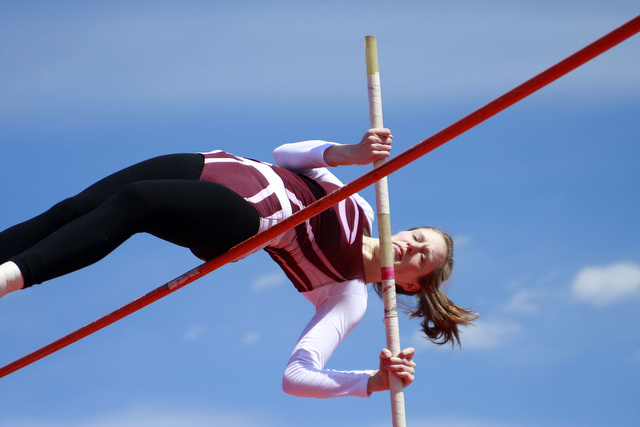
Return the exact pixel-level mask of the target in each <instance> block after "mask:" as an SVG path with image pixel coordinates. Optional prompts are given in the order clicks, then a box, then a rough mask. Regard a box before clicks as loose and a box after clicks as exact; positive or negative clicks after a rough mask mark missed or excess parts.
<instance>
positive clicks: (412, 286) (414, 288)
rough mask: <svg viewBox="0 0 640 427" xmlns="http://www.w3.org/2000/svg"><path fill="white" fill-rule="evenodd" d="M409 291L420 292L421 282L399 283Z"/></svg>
mask: <svg viewBox="0 0 640 427" xmlns="http://www.w3.org/2000/svg"><path fill="white" fill-rule="evenodd" d="M398 285H400V286H401V287H402V289H404V290H405V291H407V292H418V291H419V290H420V284H418V283H398Z"/></svg>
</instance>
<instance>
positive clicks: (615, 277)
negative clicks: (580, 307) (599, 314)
mask: <svg viewBox="0 0 640 427" xmlns="http://www.w3.org/2000/svg"><path fill="white" fill-rule="evenodd" d="M571 291H572V293H573V296H574V298H575V299H577V300H578V301H582V302H586V303H588V304H591V305H593V306H595V307H605V306H610V305H614V304H617V303H621V302H624V301H627V300H628V299H629V298H635V297H638V296H640V266H638V265H637V264H633V263H617V264H612V265H608V266H604V267H586V268H584V269H582V270H581V271H580V272H578V274H577V275H576V277H575V279H574V281H573V284H572V285H571Z"/></svg>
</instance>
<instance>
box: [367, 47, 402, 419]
mask: <svg viewBox="0 0 640 427" xmlns="http://www.w3.org/2000/svg"><path fill="white" fill-rule="evenodd" d="M364 45H365V56H366V59H367V83H368V85H367V86H368V88H369V118H370V122H371V127H372V128H382V127H384V125H383V122H382V94H381V90H380V72H379V68H378V42H377V39H376V36H366V37H365V38H364ZM384 163H385V161H384V159H380V160H377V161H376V162H375V163H374V164H373V166H374V167H378V166H382V165H383V164H384ZM375 190H376V209H377V218H378V238H379V239H380V268H381V273H382V274H381V277H382V301H383V302H384V325H385V332H386V336H387V348H388V349H389V351H391V354H392V355H393V356H394V357H395V356H397V355H398V353H400V328H399V325H398V307H397V304H396V281H395V277H394V270H393V246H392V245H391V210H390V208H389V187H388V185H387V177H386V176H385V177H383V178H381V179H380V180H379V181H377V182H376V183H375ZM389 391H390V393H391V415H392V421H393V427H405V426H406V425H407V422H406V419H405V409H404V392H403V386H402V380H401V379H400V378H397V377H395V376H393V375H392V374H391V373H389Z"/></svg>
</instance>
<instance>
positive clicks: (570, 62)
mask: <svg viewBox="0 0 640 427" xmlns="http://www.w3.org/2000/svg"><path fill="white" fill-rule="evenodd" d="M638 32H640V16H638V17H636V18H634V19H632V20H631V21H629V22H627V23H626V24H624V25H622V26H620V27H619V28H617V29H615V30H613V31H612V32H610V33H609V34H607V35H605V36H603V37H601V38H600V39H598V40H596V41H595V42H593V43H591V44H590V45H588V46H587V47H585V48H583V49H581V50H579V51H578V52H576V53H574V54H573V55H571V56H569V57H567V58H566V59H564V60H562V61H560V62H558V63H557V64H556V65H554V66H553V67H551V68H549V69H547V70H546V71H543V72H542V73H540V74H538V75H537V76H535V77H533V78H532V79H530V80H527V81H526V82H524V83H523V84H521V85H520V86H518V87H516V88H515V89H512V90H510V91H509V92H507V93H505V94H504V95H502V96H501V97H499V98H496V99H495V100H493V101H491V102H490V103H488V104H487V105H485V106H484V107H482V108H479V109H477V110H476V111H474V112H473V113H471V114H469V115H468V116H466V117H464V118H462V119H460V120H458V121H457V122H455V123H454V124H452V125H450V126H448V127H447V128H445V129H443V130H441V131H440V132H438V133H436V134H435V135H432V136H431V137H429V138H427V139H425V140H424V141H422V142H420V143H418V144H416V145H414V146H413V147H411V148H409V149H408V150H406V151H403V152H402V153H400V154H398V155H397V156H396V157H394V158H392V159H391V160H389V161H387V162H384V164H383V165H381V166H379V167H376V168H375V169H373V170H371V171H369V172H367V173H365V174H364V175H362V176H361V177H359V178H356V179H354V180H353V181H351V182H350V183H349V184H347V185H345V186H344V187H341V188H339V189H337V190H335V191H334V192H332V193H330V194H327V195H326V196H324V197H323V198H321V199H320V200H317V201H316V202H314V203H312V204H311V205H309V206H307V207H306V208H304V209H302V210H300V211H298V212H296V213H295V214H293V215H292V216H290V217H289V218H287V219H286V220H284V221H282V222H281V223H279V224H276V225H274V226H273V227H271V228H269V229H267V230H265V231H263V232H261V233H259V234H256V235H255V236H253V237H251V238H249V239H247V240H245V241H244V242H242V243H240V244H238V245H237V246H234V247H233V248H231V249H230V250H229V251H228V252H225V253H224V254H222V255H220V256H218V257H216V258H214V259H212V260H210V261H207V262H206V263H204V264H202V265H200V266H198V267H196V268H194V269H192V270H190V271H188V272H186V273H185V274H183V275H182V276H179V277H177V278H175V279H174V280H172V281H170V282H168V283H166V284H164V285H162V286H160V287H158V288H156V289H154V290H153V291H151V292H149V293H147V294H145V295H143V296H141V297H140V298H138V299H136V300H134V301H132V302H130V303H129V304H126V305H123V306H122V307H120V308H119V309H117V310H115V311H113V312H111V313H109V314H107V315H105V316H102V317H101V318H99V319H98V320H95V321H94V322H92V323H89V324H88V325H85V326H83V327H82V328H79V329H77V330H76V331H74V332H72V333H70V334H68V335H65V336H64V337H62V338H60V339H58V340H56V341H54V342H52V343H51V344H48V345H46V346H44V347H42V348H40V349H38V350H36V351H34V352H33V353H29V354H27V355H26V356H23V357H21V358H20V359H17V360H15V361H14V362H11V363H9V364H8V365H5V366H3V367H2V368H0V378H2V377H4V376H6V375H9V374H10V373H12V372H15V371H17V370H18V369H21V368H24V367H25V366H27V365H29V364H31V363H33V362H35V361H37V360H40V359H42V358H43V357H45V356H48V355H49V354H51V353H54V352H56V351H58V350H60V349H62V348H64V347H66V346H68V345H70V344H73V343H74V342H76V341H78V340H80V339H82V338H84V337H86V336H88V335H91V334H92V333H94V332H96V331H98V330H100V329H102V328H104V327H106V326H108V325H110V324H112V323H114V322H116V321H118V320H120V319H122V318H124V317H126V316H128V315H129V314H131V313H134V312H136V311H138V310H140V309H141V308H143V307H146V306H147V305H149V304H151V303H153V302H155V301H157V300H159V299H160V298H163V297H165V296H167V295H168V294H170V293H172V292H175V291H177V290H178V289H180V288H182V287H184V286H186V285H188V284H189V283H191V282H193V281H195V280H197V279H199V278H201V277H202V276H204V275H206V274H209V273H211V272H212V271H213V270H215V269H217V268H220V267H222V266H223V265H225V264H228V263H230V262H232V261H234V260H236V259H238V258H240V257H242V256H243V255H244V254H246V253H248V252H250V251H252V250H254V249H256V248H258V247H260V246H262V245H263V244H264V243H267V242H269V241H270V240H273V239H275V238H276V237H278V236H279V235H280V234H282V233H284V232H285V231H287V230H288V229H290V228H293V227H295V226H296V225H298V224H300V223H302V222H304V221H306V220H308V219H309V218H311V217H313V216H315V215H318V214H319V213H320V212H322V211H324V210H326V209H329V208H330V207H331V206H333V205H335V204H336V203H339V202H341V201H343V200H345V199H346V198H348V197H349V196H351V195H352V194H354V193H357V192H358V191H362V190H364V189H365V188H367V187H369V186H370V185H371V184H374V183H375V182H376V181H378V180H379V179H380V178H383V177H385V176H387V175H390V174H392V173H393V172H395V171H397V170H398V169H401V168H403V167H404V166H406V165H408V164H409V163H411V162H413V161H415V160H416V159H418V158H420V157H422V156H424V155H425V154H427V153H429V152H430V151H433V150H435V149H436V148H438V147H440V146H441V145H443V144H445V143H446V142H448V141H451V140H452V139H453V138H455V137H457V136H459V135H460V134H462V133H464V132H466V131H468V130H469V129H471V128H472V127H474V126H476V125H478V124H480V123H482V122H484V121H485V120H487V119H489V118H491V117H493V116H495V115H496V114H498V113H499V112H501V111H503V110H505V109H506V108H508V107H510V106H512V105H513V104H515V103H516V102H518V101H520V100H522V99H523V98H526V97H527V96H529V95H531V94H532V93H534V92H536V91H537V90H539V89H542V88H543V87H544V86H546V85H548V84H549V83H551V82H553V81H555V80H557V79H559V78H560V77H562V76H564V75H565V74H567V73H569V72H570V71H573V70H575V69H576V68H578V67H579V66H581V65H583V64H584V63H586V62H588V61H590V60H592V59H593V58H595V57H596V56H598V55H600V54H601V53H603V52H606V51H607V50H609V49H611V48H612V47H614V46H615V45H617V44H619V43H622V42H623V41H625V40H626V39H628V38H629V37H631V36H633V35H635V34H637V33H638Z"/></svg>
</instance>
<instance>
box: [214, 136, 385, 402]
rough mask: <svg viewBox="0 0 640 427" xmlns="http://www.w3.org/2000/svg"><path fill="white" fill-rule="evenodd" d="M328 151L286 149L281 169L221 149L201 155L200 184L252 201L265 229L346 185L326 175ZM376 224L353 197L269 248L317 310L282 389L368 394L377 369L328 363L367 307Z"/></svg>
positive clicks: (307, 145) (312, 146)
mask: <svg viewBox="0 0 640 427" xmlns="http://www.w3.org/2000/svg"><path fill="white" fill-rule="evenodd" d="M331 145H333V143H329V142H324V141H305V142H300V143H295V144H285V145H283V146H281V147H278V148H277V149H276V150H275V151H274V157H275V159H276V164H277V165H279V166H273V165H271V164H268V163H263V162H259V161H255V160H250V159H246V158H242V157H236V156H234V155H232V154H228V153H225V152H222V151H214V152H211V153H203V154H204V156H205V166H204V170H203V173H202V177H201V179H204V180H209V181H213V182H216V183H219V184H222V185H224V186H226V187H228V188H230V189H231V190H233V191H235V192H236V193H238V194H240V195H241V196H242V197H243V198H244V199H245V200H247V201H248V202H250V203H252V204H253V205H254V206H255V207H256V209H257V210H258V213H259V214H260V221H261V223H260V229H259V230H260V231H262V230H265V229H266V228H268V227H270V226H272V225H274V224H276V223H277V222H279V221H282V220H284V219H285V218H287V217H288V216H290V215H291V214H293V213H295V212H297V211H298V210H300V209H302V208H303V207H305V206H307V205H309V204H310V203H312V202H314V201H316V200H317V199H319V198H320V197H322V196H324V195H325V194H326V193H329V192H331V191H333V190H335V189H336V188H338V187H340V186H342V185H343V184H342V182H340V180H338V179H337V178H336V177H335V176H334V175H333V174H332V173H330V172H329V171H328V170H327V169H326V167H328V166H329V165H327V163H326V162H325V161H324V158H323V153H324V150H325V149H326V148H327V147H329V146H331ZM373 218H374V213H373V209H372V208H371V206H370V205H369V204H368V203H367V202H366V201H365V200H364V199H363V198H362V197H360V196H358V195H357V194H355V195H353V196H351V197H349V198H348V199H346V200H344V201H343V202H341V203H339V204H337V205H335V206H334V207H333V208H331V209H329V210H327V211H325V212H324V213H322V214H320V215H317V216H316V217H314V218H312V219H310V220H308V221H306V222H304V223H302V224H300V225H298V226H297V227H295V228H294V229H292V230H289V231H287V232H286V233H284V234H282V235H281V236H279V237H278V238H276V239H274V240H273V241H271V242H269V243H268V244H266V245H265V247H264V249H265V250H266V251H267V252H268V253H269V254H270V255H271V257H272V258H273V259H274V260H275V261H276V262H277V263H278V264H279V265H280V267H281V268H282V269H283V270H284V272H285V273H286V275H287V276H288V277H289V279H290V280H291V281H292V282H293V284H294V285H295V287H296V288H297V289H298V290H299V291H300V292H302V295H304V296H305V297H306V298H307V300H309V301H310V302H311V303H312V304H313V305H314V306H315V308H316V312H315V314H314V316H313V318H312V319H311V321H310V322H309V324H308V325H307V326H306V328H305V329H304V331H303V332H302V334H301V336H300V338H299V339H298V342H297V343H296V346H295V348H294V349H293V352H292V354H291V358H290V359H289V363H288V364H287V367H286V369H285V372H284V376H283V382H282V387H283V390H284V391H285V392H287V393H289V394H293V395H296V396H303V397H316V398H328V397H339V396H359V397H367V396H369V394H368V393H367V384H368V380H369V377H370V375H371V373H372V371H340V370H333V369H325V365H326V363H327V362H328V361H329V358H330V357H331V355H332V354H333V351H334V350H335V349H336V348H337V347H338V345H339V344H340V342H341V341H342V340H343V339H344V337H346V336H347V335H348V334H349V333H350V332H351V331H352V330H353V329H354V328H355V327H356V326H357V324H358V322H359V321H360V319H361V318H362V316H363V315H364V313H365V311H366V308H367V297H368V292H367V285H366V283H365V281H364V265H363V255H362V236H363V233H364V231H365V230H367V232H370V230H371V227H372V222H373ZM257 250H258V249H256V251H257Z"/></svg>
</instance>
